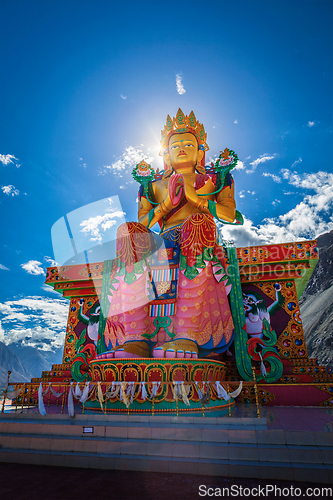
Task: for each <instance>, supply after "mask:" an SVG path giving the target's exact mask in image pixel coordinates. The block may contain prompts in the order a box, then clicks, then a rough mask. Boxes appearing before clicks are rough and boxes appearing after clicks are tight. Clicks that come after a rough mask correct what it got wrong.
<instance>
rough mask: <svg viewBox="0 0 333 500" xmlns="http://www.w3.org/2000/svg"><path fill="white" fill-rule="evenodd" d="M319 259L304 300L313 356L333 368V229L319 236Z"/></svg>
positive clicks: (302, 307)
mask: <svg viewBox="0 0 333 500" xmlns="http://www.w3.org/2000/svg"><path fill="white" fill-rule="evenodd" d="M317 241H318V249H319V262H318V264H317V266H316V268H315V270H314V272H313V274H312V276H311V279H310V281H309V283H308V285H307V287H306V289H305V290H304V293H303V295H302V297H301V300H300V309H301V315H302V320H303V328H304V334H305V340H306V344H307V347H308V351H309V356H310V357H311V358H317V359H318V361H319V364H320V365H330V366H331V367H332V368H333V231H331V232H330V233H325V234H322V235H321V236H319V237H318V239H317Z"/></svg>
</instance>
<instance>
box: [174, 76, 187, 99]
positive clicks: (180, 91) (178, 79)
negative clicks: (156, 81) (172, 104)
mask: <svg viewBox="0 0 333 500" xmlns="http://www.w3.org/2000/svg"><path fill="white" fill-rule="evenodd" d="M176 86H177V92H178V94H180V95H183V94H185V92H186V90H185V89H184V85H183V82H182V77H181V76H180V75H176Z"/></svg>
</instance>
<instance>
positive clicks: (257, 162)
mask: <svg viewBox="0 0 333 500" xmlns="http://www.w3.org/2000/svg"><path fill="white" fill-rule="evenodd" d="M275 157H276V153H274V154H273V155H272V156H269V155H267V154H264V155H261V156H259V158H257V159H256V160H254V161H252V162H251V163H250V165H251V166H252V168H251V169H247V170H246V173H247V174H253V172H254V171H255V170H256V168H257V166H258V165H260V163H265V162H266V161H269V160H273V159H274V158H275Z"/></svg>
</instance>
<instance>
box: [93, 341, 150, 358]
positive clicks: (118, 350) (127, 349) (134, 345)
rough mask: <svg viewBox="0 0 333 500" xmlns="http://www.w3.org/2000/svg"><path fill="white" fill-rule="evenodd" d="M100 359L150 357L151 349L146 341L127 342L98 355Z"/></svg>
mask: <svg viewBox="0 0 333 500" xmlns="http://www.w3.org/2000/svg"><path fill="white" fill-rule="evenodd" d="M98 358H99V359H110V358H117V359H119V358H150V349H149V346H148V344H146V342H144V341H133V342H125V343H124V344H122V345H120V346H119V347H114V348H113V349H111V351H109V352H106V353H104V354H100V355H99V356H98Z"/></svg>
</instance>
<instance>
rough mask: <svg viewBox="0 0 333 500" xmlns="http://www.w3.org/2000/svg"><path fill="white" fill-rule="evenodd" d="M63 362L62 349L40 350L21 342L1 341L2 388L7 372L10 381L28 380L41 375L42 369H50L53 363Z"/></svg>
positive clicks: (0, 382)
mask: <svg viewBox="0 0 333 500" xmlns="http://www.w3.org/2000/svg"><path fill="white" fill-rule="evenodd" d="M61 362H62V349H58V350H57V351H56V352H51V351H40V350H38V349H34V348H33V347H22V345H20V344H9V346H6V345H5V344H4V343H3V342H0V388H2V387H4V385H5V383H6V380H7V372H8V371H9V370H10V371H11V372H12V373H11V375H10V382H28V381H30V380H31V379H32V377H40V376H41V374H42V371H44V370H50V369H51V367H52V365H53V364H57V363H61Z"/></svg>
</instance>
